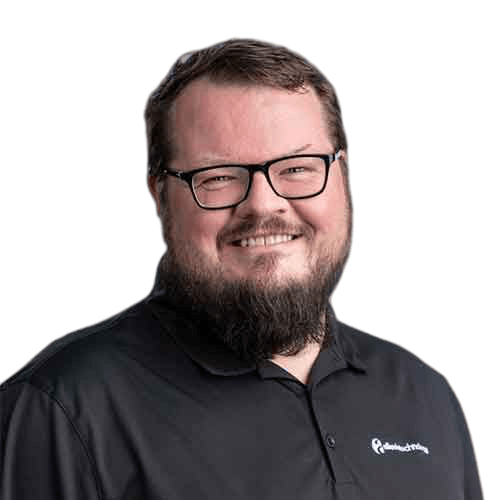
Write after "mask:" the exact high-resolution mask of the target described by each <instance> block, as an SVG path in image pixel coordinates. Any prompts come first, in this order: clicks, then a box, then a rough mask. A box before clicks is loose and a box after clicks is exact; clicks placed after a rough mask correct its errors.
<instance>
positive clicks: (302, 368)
mask: <svg viewBox="0 0 500 500" xmlns="http://www.w3.org/2000/svg"><path fill="white" fill-rule="evenodd" d="M320 350H321V345H320V344H318V343H317V342H314V343H310V344H307V345H306V347H304V349H302V350H301V351H300V352H299V353H297V354H295V355H293V356H281V355H277V356H273V358H272V359H271V361H272V362H273V363H275V364H277V365H278V366H280V367H281V368H283V369H284V370H286V371H287V372H288V373H290V374H291V375H293V376H294V377H295V378H297V379H298V380H300V381H301V382H302V383H303V384H307V383H308V382H309V376H310V374H311V369H312V366H313V365H314V362H315V361H316V358H317V357H318V355H319V352H320Z"/></svg>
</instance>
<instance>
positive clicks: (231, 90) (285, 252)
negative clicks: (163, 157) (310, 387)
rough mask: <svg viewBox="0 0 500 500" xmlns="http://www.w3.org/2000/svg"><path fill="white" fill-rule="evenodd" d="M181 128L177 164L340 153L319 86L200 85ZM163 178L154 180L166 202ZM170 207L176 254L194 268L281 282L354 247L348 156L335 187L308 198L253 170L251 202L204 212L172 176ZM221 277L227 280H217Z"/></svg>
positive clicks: (171, 249)
mask: <svg viewBox="0 0 500 500" xmlns="http://www.w3.org/2000/svg"><path fill="white" fill-rule="evenodd" d="M170 119H171V120H172V123H173V126H174V127H173V128H174V129H175V137H174V142H175V153H176V154H175V159H174V161H172V163H171V164H170V165H169V167H170V168H172V169H174V170H182V171H186V170H192V169H195V168H200V167H206V166H211V165H221V164H253V163H262V162H265V161H268V160H271V159H275V158H280V157H284V156H288V155H293V154H298V153H301V154H307V153H311V154H316V153H321V154H331V153H333V152H334V151H333V145H332V143H331V140H330V134H329V131H328V129H327V127H326V123H325V119H324V115H323V110H322V106H321V103H320V101H319V99H318V97H317V95H316V94H315V93H314V92H313V91H312V90H307V91H303V92H288V91H286V90H282V89H274V88H270V87H257V86H252V87H241V86H233V85H220V84H215V83H212V82H210V81H209V80H207V79H200V80H197V81H195V82H193V83H191V84H190V85H189V86H188V87H187V88H186V89H185V91H184V92H183V93H182V94H181V95H180V96H179V97H178V98H177V101H176V103H175V107H174V110H173V113H172V116H171V117H170ZM157 182H158V181H157V179H156V178H151V179H150V187H151V190H152V192H153V195H154V196H155V199H156V201H157V203H158V204H160V194H159V186H158V184H157ZM165 189H168V194H167V204H168V206H167V209H166V210H165V211H161V210H160V208H159V212H160V213H161V214H162V223H163V225H164V234H165V238H166V241H167V245H168V253H167V257H168V258H173V259H175V260H176V262H177V265H179V266H180V267H182V268H183V269H185V270H187V271H190V272H194V273H197V272H201V273H204V274H205V275H209V276H213V277H214V279H223V280H225V281H230V282H238V281H251V282H255V283H259V284H264V285H266V284H267V285H270V284H272V285H273V286H280V285H284V284H286V283H295V284H297V283H302V282H304V283H305V282H307V280H308V279H312V278H314V276H313V273H314V271H315V270H317V269H318V264H319V263H321V262H323V263H327V264H330V265H335V264H337V263H338V262H340V261H342V260H343V259H344V257H345V255H346V253H347V251H348V246H349V232H350V213H349V202H348V192H347V187H346V183H345V182H344V178H343V173H342V169H341V167H340V164H339V161H338V160H337V161H335V162H334V163H333V164H332V165H331V167H330V171H329V178H328V183H327V185H326V189H325V190H324V192H323V193H321V194H320V195H318V196H316V197H313V198H309V199H303V200H287V199H284V198H281V197H279V196H277V195H276V194H275V193H274V192H273V190H272V188H271V186H270V185H269V184H268V182H267V180H266V178H265V177H264V174H263V173H261V172H258V173H256V174H255V175H254V179H253V185H252V188H251V191H250V193H249V195H248V197H247V199H246V200H244V201H243V202H242V203H240V204H239V205H238V206H236V207H233V208H226V209H221V210H205V209H202V208H200V207H199V206H198V205H197V204H196V202H195V200H194V199H193V197H192V195H191V192H190V188H189V186H188V185H187V184H186V183H185V182H183V181H181V180H179V179H176V178H172V177H169V178H168V180H167V181H166V186H165ZM217 277H218V278H217Z"/></svg>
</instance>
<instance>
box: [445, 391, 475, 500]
mask: <svg viewBox="0 0 500 500" xmlns="http://www.w3.org/2000/svg"><path fill="white" fill-rule="evenodd" d="M449 390H450V394H451V401H452V405H453V409H454V412H455V415H456V422H457V427H458V438H459V442H461V443H462V456H463V467H464V475H463V481H464V483H463V490H464V496H463V498H464V500H483V494H482V489H481V482H480V480H479V473H478V469H477V463H476V458H475V454H474V448H473V446H472V440H471V437H470V433H469V429H468V427H467V422H466V420H465V415H464V413H463V411H462V407H461V406H460V403H459V401H458V399H457V397H456V396H455V393H454V392H453V390H452V389H451V388H450V389H449Z"/></svg>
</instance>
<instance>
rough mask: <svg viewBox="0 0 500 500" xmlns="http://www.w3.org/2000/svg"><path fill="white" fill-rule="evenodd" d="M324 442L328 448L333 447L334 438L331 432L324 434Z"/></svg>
mask: <svg viewBox="0 0 500 500" xmlns="http://www.w3.org/2000/svg"><path fill="white" fill-rule="evenodd" d="M326 444H327V445H328V446H329V447H330V448H335V439H334V437H333V436H332V435H331V434H327V435H326Z"/></svg>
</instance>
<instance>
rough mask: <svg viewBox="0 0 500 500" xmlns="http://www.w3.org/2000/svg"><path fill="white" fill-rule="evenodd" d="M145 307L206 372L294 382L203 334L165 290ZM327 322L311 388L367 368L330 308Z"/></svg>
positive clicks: (269, 364) (158, 291) (155, 292)
mask: <svg viewBox="0 0 500 500" xmlns="http://www.w3.org/2000/svg"><path fill="white" fill-rule="evenodd" d="M146 304H147V305H148V307H149V308H150V309H151V311H152V313H153V314H154V316H155V317H156V318H157V319H158V320H159V321H160V323H161V324H162V326H163V328H164V329H165V330H166V331H167V332H168V334H169V335H170V336H171V337H173V339H174V340H175V342H176V343H177V344H178V345H179V347H180V348H181V349H182V350H183V351H184V352H185V353H186V354H187V355H188V356H189V357H190V358H191V360H192V361H194V362H195V363H196V364H198V365H199V366H201V367H202V368H204V369H205V370H206V371H207V372H209V373H211V374H213V375H219V376H236V375H243V374H246V373H250V372H254V371H257V372H258V374H259V375H260V377H261V378H263V379H267V378H292V379H294V380H296V379H295V378H294V377H293V376H292V375H290V374H288V372H286V371H285V370H284V369H282V368H281V367H279V366H278V365H276V364H275V363H272V362H271V361H265V362H264V363H262V364H260V365H259V366H256V365H255V363H250V362H247V361H244V360H242V359H241V358H239V357H237V356H236V355H235V353H234V352H232V351H231V350H230V349H229V348H228V347H227V346H225V345H224V344H223V343H222V342H221V341H219V340H217V339H216V338H214V337H213V336H211V335H207V334H206V332H203V330H202V328H200V327H199V325H197V324H196V322H195V321H193V319H192V318H190V317H189V314H188V313H187V312H186V311H185V310H182V308H179V307H176V305H175V303H174V301H173V300H171V299H170V298H169V296H168V293H167V290H166V289H165V288H163V287H159V286H155V287H154V288H153V291H152V293H151V294H150V295H149V296H148V297H147V298H146ZM328 319H329V323H328V326H329V328H328V335H329V336H330V339H329V342H328V345H327V347H325V348H323V349H322V350H321V351H320V353H319V355H318V358H317V359H316V361H315V363H314V365H313V367H312V371H311V377H310V380H311V382H312V383H313V384H315V383H317V382H319V381H320V380H321V379H323V378H325V377H326V376H328V375H330V374H331V373H334V372H336V371H339V370H342V369H345V368H351V369H354V370H356V371H360V372H365V371H366V365H365V364H364V363H363V361H362V360H361V358H360V356H359V352H358V350H357V348H356V346H355V345H354V342H353V340H352V338H351V337H350V335H349V334H348V333H347V332H346V331H345V329H344V328H342V327H343V325H342V323H339V322H338V321H337V319H336V317H335V313H334V311H333V309H332V308H331V306H330V307H329V311H328Z"/></svg>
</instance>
